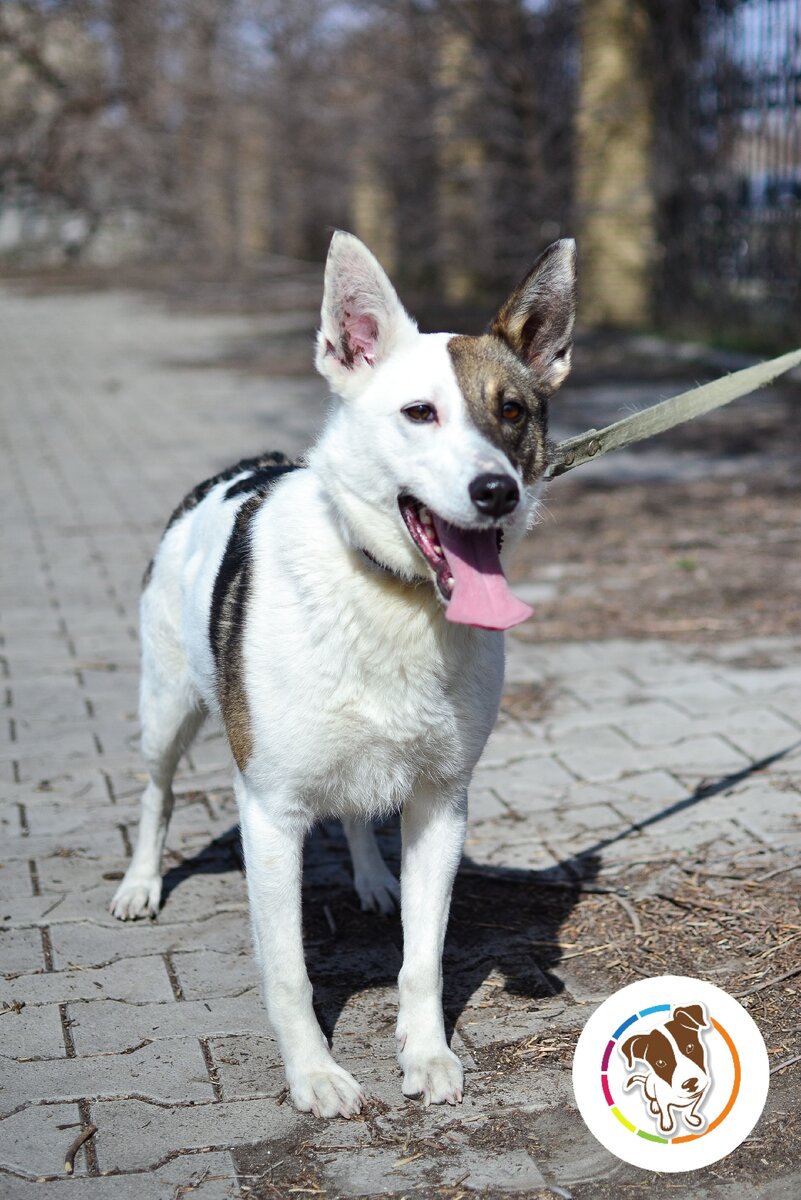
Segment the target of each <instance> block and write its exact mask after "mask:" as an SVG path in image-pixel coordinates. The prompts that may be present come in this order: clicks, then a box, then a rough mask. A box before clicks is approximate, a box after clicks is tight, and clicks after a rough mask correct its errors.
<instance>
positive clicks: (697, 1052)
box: [665, 1004, 706, 1071]
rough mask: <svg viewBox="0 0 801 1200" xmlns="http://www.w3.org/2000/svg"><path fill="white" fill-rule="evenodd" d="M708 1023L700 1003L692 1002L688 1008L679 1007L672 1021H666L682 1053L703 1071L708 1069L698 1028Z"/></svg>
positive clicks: (669, 1031) (666, 1027) (667, 1027)
mask: <svg viewBox="0 0 801 1200" xmlns="http://www.w3.org/2000/svg"><path fill="white" fill-rule="evenodd" d="M701 1025H706V1020H705V1018H704V1012H703V1009H702V1008H701V1005H700V1004H690V1005H688V1006H687V1007H686V1008H677V1009H675V1010H674V1012H673V1017H672V1018H671V1020H670V1021H666V1022H665V1029H667V1031H668V1033H670V1034H671V1035H672V1037H673V1038H674V1039H675V1042H676V1045H677V1046H678V1048H679V1050H681V1052H682V1054H684V1055H686V1057H687V1058H689V1059H690V1061H691V1062H694V1063H695V1065H696V1066H697V1067H700V1068H701V1070H702V1071H706V1061H705V1059H704V1047H703V1046H702V1045H701V1040H700V1038H699V1036H698V1029H699V1027H700V1026H701Z"/></svg>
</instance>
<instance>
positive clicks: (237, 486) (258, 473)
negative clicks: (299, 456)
mask: <svg viewBox="0 0 801 1200" xmlns="http://www.w3.org/2000/svg"><path fill="white" fill-rule="evenodd" d="M297 469H298V468H297V466H296V465H295V463H290V462H289V460H288V459H287V462H286V464H284V463H281V464H279V463H276V464H275V465H271V466H266V467H257V468H256V470H254V472H253V474H252V475H247V476H246V477H245V478H244V479H238V480H237V481H236V483H232V484H231V486H230V487H229V488H228V490H227V491H226V493H225V498H226V500H233V499H234V497H235V496H245V495H249V494H250V493H251V492H259V493H260V494H261V493H262V492H263V493H264V494H265V495H266V494H267V492H269V490H270V488H272V486H273V484H274V483H276V482H277V481H278V480H279V479H280V478H281V476H282V475H287V474H289V472H290V471H296V470H297ZM265 489H266V490H265Z"/></svg>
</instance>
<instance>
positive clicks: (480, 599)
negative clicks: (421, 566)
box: [434, 516, 534, 629]
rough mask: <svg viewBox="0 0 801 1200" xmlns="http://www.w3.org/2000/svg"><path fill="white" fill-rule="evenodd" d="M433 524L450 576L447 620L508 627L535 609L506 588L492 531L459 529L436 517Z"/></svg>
mask: <svg viewBox="0 0 801 1200" xmlns="http://www.w3.org/2000/svg"><path fill="white" fill-rule="evenodd" d="M434 524H435V526H436V530H437V536H438V537H439V543H440V545H441V546H442V550H443V553H444V554H445V559H446V561H447V563H448V566H449V567H450V569H451V575H453V595H452V596H451V598H450V601H449V603H448V607H447V608H446V610H445V616H446V617H447V618H448V620H449V621H455V622H456V623H457V624H458V625H477V626H478V627H479V628H480V629H511V628H512V626H513V625H519V624H520V623H521V621H526V620H528V618H529V617H530V616H531V615H532V613H533V611H534V610H533V609H531V608H529V606H528V605H527V604H524V603H523V601H522V600H518V599H517V597H516V596H513V595H512V593H511V592H510V591H509V585H508V583H507V582H506V578H505V576H504V573H503V567H502V566H501V560H500V558H499V557H498V538H497V534H496V533H495V530H494V529H487V530H474V529H458V528H457V527H456V526H455V525H449V524H448V523H447V521H442V520H440V519H439V517H436V516H435V517H434Z"/></svg>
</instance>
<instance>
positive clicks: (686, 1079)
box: [620, 1004, 712, 1133]
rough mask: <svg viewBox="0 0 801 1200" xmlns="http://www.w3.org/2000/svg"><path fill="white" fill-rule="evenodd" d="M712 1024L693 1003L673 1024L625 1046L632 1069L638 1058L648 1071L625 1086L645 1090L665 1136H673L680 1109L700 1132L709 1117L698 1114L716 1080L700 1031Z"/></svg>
mask: <svg viewBox="0 0 801 1200" xmlns="http://www.w3.org/2000/svg"><path fill="white" fill-rule="evenodd" d="M707 1025H708V1021H707V1018H706V1014H705V1012H704V1009H703V1006H702V1005H700V1004H689V1005H686V1006H683V1007H681V1008H674V1009H673V1013H672V1014H671V1018H670V1020H669V1021H666V1022H665V1023H664V1025H658V1026H657V1027H656V1028H655V1029H652V1030H651V1032H650V1033H635V1034H634V1036H633V1037H630V1038H628V1040H627V1041H626V1042H624V1043H623V1045H622V1046H621V1048H620V1052H621V1054H623V1055H624V1057H625V1059H626V1062H627V1063H628V1066H629V1069H631V1068H632V1067H633V1066H634V1062H635V1060H637V1061H639V1062H643V1063H645V1065H646V1070H645V1072H643V1073H639V1072H638V1073H637V1074H635V1075H631V1076H629V1078H628V1079H627V1080H626V1083H625V1088H626V1090H627V1091H628V1090H629V1089H631V1088H634V1087H637V1086H638V1085H639V1086H640V1087H642V1090H643V1096H644V1099H645V1101H647V1104H648V1108H649V1110H650V1112H651V1115H652V1116H653V1117H654V1118H658V1123H659V1132H660V1133H673V1132H674V1130H675V1128H676V1118H675V1117H674V1115H673V1111H672V1110H673V1109H678V1110H680V1114H681V1116H682V1117H683V1119H684V1122H685V1124H686V1125H687V1126H688V1127H689V1128H690V1129H692V1130H693V1132H694V1133H697V1132H699V1130H701V1129H703V1128H704V1126H705V1125H706V1117H705V1116H704V1115H703V1113H700V1112H699V1111H698V1108H699V1106H700V1105H701V1103H702V1102H703V1099H704V1096H705V1095H706V1093H707V1091H708V1089H709V1085H710V1083H711V1082H712V1080H711V1077H710V1075H709V1072H708V1071H707V1067H706V1053H705V1050H704V1046H703V1045H702V1043H701V1029H702V1028H704V1027H706V1026H707Z"/></svg>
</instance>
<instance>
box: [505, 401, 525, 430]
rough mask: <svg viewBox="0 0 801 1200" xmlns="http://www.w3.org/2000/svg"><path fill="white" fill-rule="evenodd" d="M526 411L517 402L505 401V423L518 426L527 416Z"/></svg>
mask: <svg viewBox="0 0 801 1200" xmlns="http://www.w3.org/2000/svg"><path fill="white" fill-rule="evenodd" d="M525 411H526V410H525V409H524V408H523V405H522V404H519V403H518V401H517V400H504V402H503V404H502V405H501V416H502V417H503V419H504V421H509V422H511V424H512V425H515V424H517V422H518V421H520V420H521V419H522V417H523V416H524V414H525Z"/></svg>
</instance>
